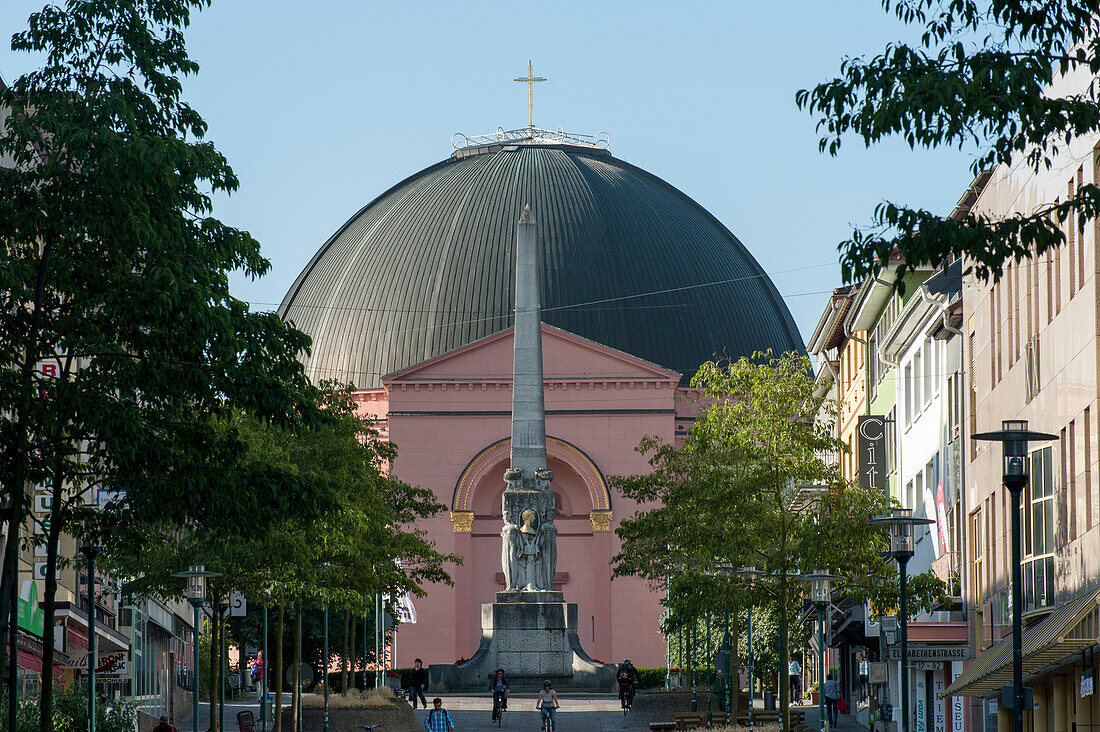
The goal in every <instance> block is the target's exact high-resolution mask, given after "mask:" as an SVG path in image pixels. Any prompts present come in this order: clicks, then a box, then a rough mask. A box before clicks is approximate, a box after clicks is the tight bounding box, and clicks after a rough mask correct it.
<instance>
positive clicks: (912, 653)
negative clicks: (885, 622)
mask: <svg viewBox="0 0 1100 732" xmlns="http://www.w3.org/2000/svg"><path fill="white" fill-rule="evenodd" d="M969 658H970V646H917V645H910V646H909V660H910V661H966V660H967V659H969ZM889 659H890V660H891V661H900V660H901V648H900V647H899V646H891V647H890V650H889Z"/></svg>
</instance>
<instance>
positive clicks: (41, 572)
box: [34, 562, 61, 580]
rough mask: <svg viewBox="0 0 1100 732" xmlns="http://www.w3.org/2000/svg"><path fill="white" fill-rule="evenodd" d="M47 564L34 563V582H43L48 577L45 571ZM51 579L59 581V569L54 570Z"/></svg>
mask: <svg viewBox="0 0 1100 732" xmlns="http://www.w3.org/2000/svg"><path fill="white" fill-rule="evenodd" d="M47 564H48V562H35V563H34V578H35V579H36V580H44V579H46V577H47V576H48V575H49V572H48V571H47V569H46V565H47ZM53 578H54V579H61V569H60V568H58V567H55V568H54V571H53Z"/></svg>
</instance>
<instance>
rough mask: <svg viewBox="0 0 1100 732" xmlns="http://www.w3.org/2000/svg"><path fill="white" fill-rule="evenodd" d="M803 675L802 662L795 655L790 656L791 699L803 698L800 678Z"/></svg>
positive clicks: (788, 676)
mask: <svg viewBox="0 0 1100 732" xmlns="http://www.w3.org/2000/svg"><path fill="white" fill-rule="evenodd" d="M801 676H802V664H800V663H799V662H798V659H797V658H795V657H794V656H791V657H790V660H789V661H787V680H788V681H789V682H790V694H791V701H795V700H796V699H801V698H802V694H801V693H800V692H801V688H800V687H799V683H798V682H799V679H800V678H801Z"/></svg>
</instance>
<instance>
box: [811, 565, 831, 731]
mask: <svg viewBox="0 0 1100 732" xmlns="http://www.w3.org/2000/svg"><path fill="white" fill-rule="evenodd" d="M802 579H804V580H809V582H810V601H811V602H813V604H814V607H815V608H817V690H818V694H817V714H818V718H817V728H818V729H819V730H822V731H824V729H825V608H827V607H828V606H829V601H830V599H831V598H832V581H833V580H835V579H840V576H839V575H835V574H829V571H828V570H826V569H815V570H814V572H813V574H804V575H802Z"/></svg>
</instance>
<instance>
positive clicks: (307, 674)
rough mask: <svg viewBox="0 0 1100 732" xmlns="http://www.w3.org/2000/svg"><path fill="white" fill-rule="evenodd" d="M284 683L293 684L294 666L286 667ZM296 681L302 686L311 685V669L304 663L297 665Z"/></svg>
mask: <svg viewBox="0 0 1100 732" xmlns="http://www.w3.org/2000/svg"><path fill="white" fill-rule="evenodd" d="M284 678H286V682H287V683H288V684H291V685H293V684H294V665H293V664H291V665H290V666H287V667H286V675H285V677H284ZM298 680H299V681H301V682H302V686H309V685H310V684H311V683H313V667H312V666H310V665H309V664H308V663H305V662H304V661H303V662H302V663H300V664H298Z"/></svg>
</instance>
